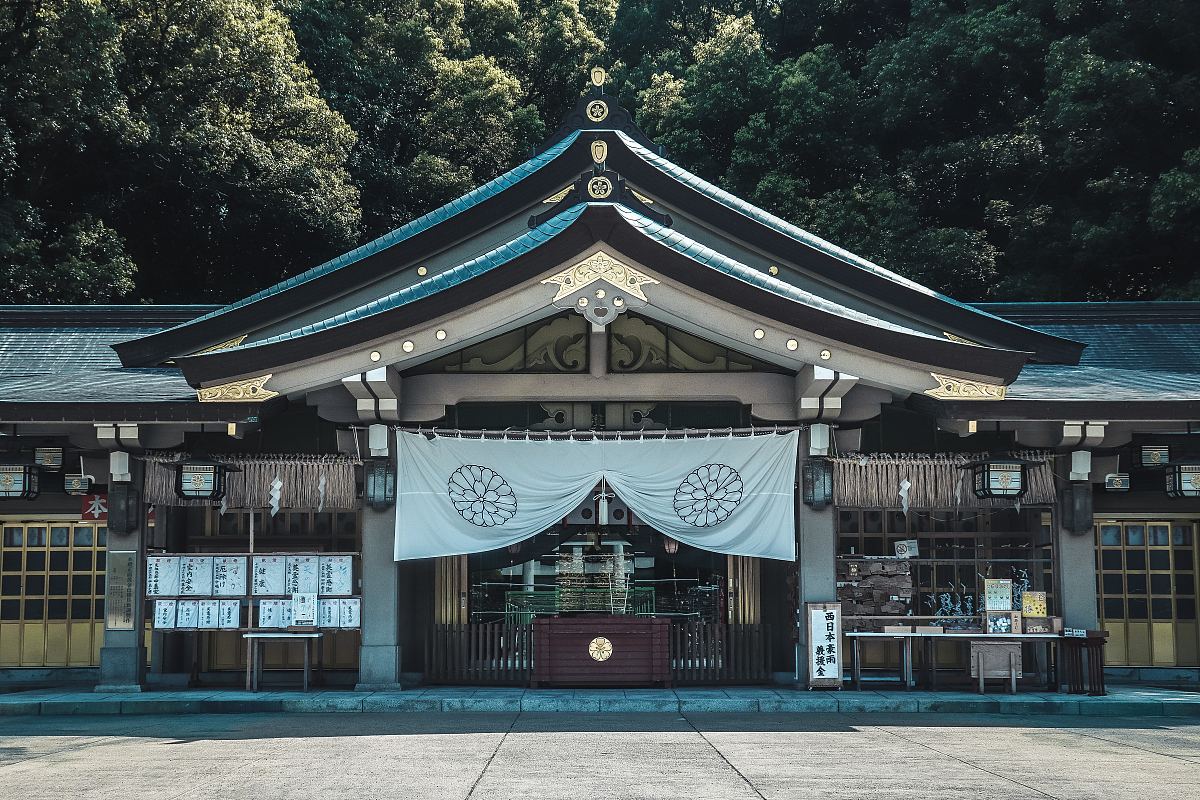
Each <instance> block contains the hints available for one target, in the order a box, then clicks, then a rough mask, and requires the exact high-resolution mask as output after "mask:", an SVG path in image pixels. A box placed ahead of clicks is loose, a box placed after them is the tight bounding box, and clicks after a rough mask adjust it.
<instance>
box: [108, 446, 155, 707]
mask: <svg viewBox="0 0 1200 800" xmlns="http://www.w3.org/2000/svg"><path fill="white" fill-rule="evenodd" d="M142 468H143V465H142V462H140V461H137V460H134V459H130V462H129V478H131V480H130V481H129V482H128V483H127V484H125V485H124V486H118V481H116V480H110V482H109V511H108V513H109V526H110V527H109V531H108V539H107V545H106V548H105V549H106V552H105V579H104V587H105V592H104V644H103V645H102V646H101V648H100V681H99V683H98V684H97V685H96V691H97V692H140V691H141V690H142V681H143V679H144V676H145V671H146V647H145V626H146V615H145V602H144V600H143V593H142V580H143V575H142V570H143V565H144V564H145V563H146V506H145V504H144V503H143V502H142V499H141V489H142V475H143V469H142ZM124 491H128V492H130V494H131V496H130V499H129V502H128V508H127V513H128V518H129V520H130V524H129V526H128V527H129V531H128V532H125V533H117V532H115V531H113V529H112V525H113V523H114V521H115V519H114V513H115V514H116V515H117V516H118V517H119V516H120V515H121V509H120V508H117V509H114V503H120V502H121V501H120V499H119V495H120V493H121V492H124Z"/></svg>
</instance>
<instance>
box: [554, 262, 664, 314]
mask: <svg viewBox="0 0 1200 800" xmlns="http://www.w3.org/2000/svg"><path fill="white" fill-rule="evenodd" d="M601 280H602V281H607V282H608V283H610V284H612V285H613V286H615V287H617V288H618V289H621V290H622V291H624V292H627V293H628V294H630V295H633V296H634V297H636V298H637V299H639V300H642V301H645V300H646V294H645V292H643V291H642V287H643V286H646V285H649V284H656V283H658V281H656V280H655V279H654V278H651V277H650V276H649V275H647V274H645V273H644V272H640V271H639V270H636V269H634V268H633V267H631V266H629V265H628V264H626V263H624V262H622V261H619V260H618V259H616V258H614V257H612V256H610V255H609V254H608V253H593V254H592V255H590V256H588V257H587V258H585V259H584V260H583V261H580V262H579V263H577V264H573V265H572V266H570V267H567V268H566V269H564V270H563V271H562V272H560V273H558V274H557V275H553V276H551V277H549V278H546V279H545V280H544V281H542V283H554V284H558V293H557V294H555V295H554V300H555V301H556V302H557V301H559V300H561V299H563V298H564V297H567V296H569V295H571V294H574V293H575V292H577V291H579V290H580V289H582V288H584V287H585V286H589V285H591V284H593V283H595V282H596V281H601Z"/></svg>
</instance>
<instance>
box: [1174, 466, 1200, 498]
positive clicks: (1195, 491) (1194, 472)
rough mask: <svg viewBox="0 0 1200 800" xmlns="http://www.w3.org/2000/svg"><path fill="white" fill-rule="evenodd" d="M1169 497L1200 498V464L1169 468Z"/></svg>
mask: <svg viewBox="0 0 1200 800" xmlns="http://www.w3.org/2000/svg"><path fill="white" fill-rule="evenodd" d="M1166 488H1167V497H1200V462H1192V463H1190V464H1170V465H1168V466H1167V487H1166Z"/></svg>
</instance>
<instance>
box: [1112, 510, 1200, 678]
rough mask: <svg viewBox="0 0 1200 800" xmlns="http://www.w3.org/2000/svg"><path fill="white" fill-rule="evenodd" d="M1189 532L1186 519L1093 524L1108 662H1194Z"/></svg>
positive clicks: (1197, 659) (1197, 650)
mask: <svg viewBox="0 0 1200 800" xmlns="http://www.w3.org/2000/svg"><path fill="white" fill-rule="evenodd" d="M1195 535H1196V532H1195V523H1194V522H1191V521H1185V520H1159V521H1151V520H1104V521H1101V522H1099V523H1098V524H1097V525H1096V537H1097V540H1096V541H1097V556H1096V557H1097V561H1098V564H1097V567H1098V569H1097V580H1098V581H1099V585H1098V586H1097V594H1098V596H1099V611H1100V623H1101V625H1102V626H1103V627H1104V629H1105V630H1107V631H1108V644H1107V645H1106V650H1105V662H1106V663H1108V664H1112V665H1124V666H1157V667H1182V666H1196V665H1197V664H1200V641H1198V639H1200V630H1198V628H1197V620H1196V555H1195V547H1194V541H1195Z"/></svg>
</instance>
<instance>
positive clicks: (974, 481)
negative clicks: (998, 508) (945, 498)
mask: <svg viewBox="0 0 1200 800" xmlns="http://www.w3.org/2000/svg"><path fill="white" fill-rule="evenodd" d="M1028 463H1029V462H1027V461H1022V460H1021V459H1017V458H1012V459H994V460H993V459H989V460H987V461H976V462H974V463H972V464H968V465H967V466H968V468H969V469H970V470H971V490H972V491H973V492H974V493H975V496H976V497H979V498H987V497H1013V498H1016V497H1020V496H1022V495H1023V494H1025V490H1026V489H1027V488H1028V486H1027V481H1026V466H1027V465H1028Z"/></svg>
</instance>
